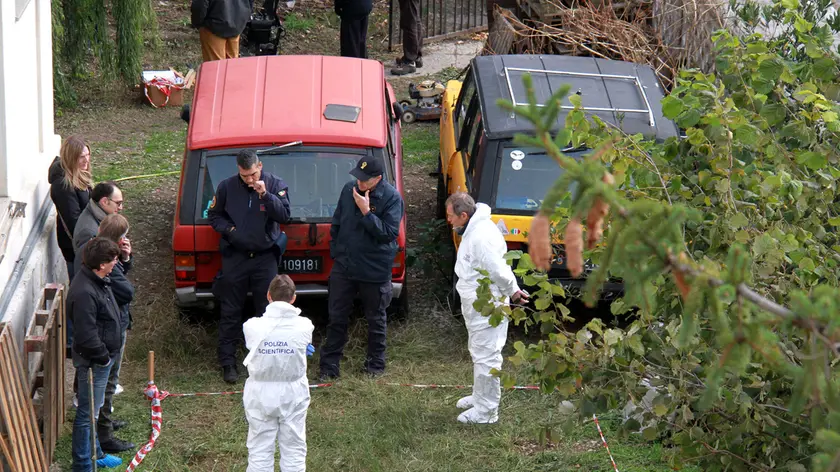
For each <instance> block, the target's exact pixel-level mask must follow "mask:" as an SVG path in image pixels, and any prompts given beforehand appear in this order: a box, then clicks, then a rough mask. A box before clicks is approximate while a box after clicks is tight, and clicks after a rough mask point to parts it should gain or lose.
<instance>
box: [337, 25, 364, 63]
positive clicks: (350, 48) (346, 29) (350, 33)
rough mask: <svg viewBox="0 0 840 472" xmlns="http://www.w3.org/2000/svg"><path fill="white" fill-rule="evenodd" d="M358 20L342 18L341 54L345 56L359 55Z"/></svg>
mask: <svg viewBox="0 0 840 472" xmlns="http://www.w3.org/2000/svg"><path fill="white" fill-rule="evenodd" d="M355 31H356V20H351V19H347V18H341V25H340V27H339V32H338V42H339V47H340V54H341V56H343V57H359V55H358V54H359V53H358V47H357V44H356V37H357V34H356V33H355Z"/></svg>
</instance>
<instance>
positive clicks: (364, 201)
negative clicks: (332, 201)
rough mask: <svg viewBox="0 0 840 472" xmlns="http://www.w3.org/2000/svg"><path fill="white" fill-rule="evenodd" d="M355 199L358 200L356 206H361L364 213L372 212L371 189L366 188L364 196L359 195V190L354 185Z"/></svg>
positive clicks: (360, 208)
mask: <svg viewBox="0 0 840 472" xmlns="http://www.w3.org/2000/svg"><path fill="white" fill-rule="evenodd" d="M353 200H354V201H355V202H356V206H357V207H359V210H361V212H362V214H365V215H367V214H368V212H370V190H366V191H365V194H364V196H362V195H359V192H357V191H356V187H355V186H354V187H353Z"/></svg>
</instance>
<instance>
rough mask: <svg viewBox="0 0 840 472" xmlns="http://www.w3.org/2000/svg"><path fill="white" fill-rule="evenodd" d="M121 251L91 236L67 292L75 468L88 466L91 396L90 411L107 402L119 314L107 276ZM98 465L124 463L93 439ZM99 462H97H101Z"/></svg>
mask: <svg viewBox="0 0 840 472" xmlns="http://www.w3.org/2000/svg"><path fill="white" fill-rule="evenodd" d="M119 254H120V249H119V247H118V246H117V244H116V243H114V242H113V241H109V240H107V239H104V238H94V239H92V240H91V241H90V242H88V243H87V244H86V245H85V249H84V251H83V253H82V258H83V261H84V265H83V266H82V268H81V270H80V271H79V273H78V274H77V276H76V277H74V278H73V282H72V283H71V284H70V289H69V290H68V291H67V302H66V306H67V314H68V316H69V317H70V318H71V319H72V320H73V326H75V333H74V334H75V336H74V338H73V365H74V366H75V367H76V375H77V377H78V378H79V379H80V381H79V407H78V408H76V419H75V421H74V422H73V440H72V443H73V446H72V449H73V471H74V472H81V471H88V470H91V469H92V467H93V465H92V464H91V444H90V414H91V412H90V409H89V407H88V405H89V404H90V397H91V395H92V396H93V402H94V409H95V410H94V411H95V412H97V413H98V412H99V409H100V408H102V404H103V402H104V401H105V386H106V384H107V383H108V376H109V374H110V372H111V366H112V365H113V363H114V359H115V357H116V356H118V355H119V354H120V347H121V339H120V316H119V308H118V307H117V302H116V300H115V299H114V294H113V293H112V292H111V280H110V278H109V277H108V276H109V275H110V274H111V271H112V270H113V269H114V266H115V265H116V264H117V259H118V257H119ZM90 370H92V371H93V391H91V390H90V386H89V384H88V380H87V379H88V371H90ZM96 453H97V459H98V460H97V463H98V464H99V465H103V466H107V467H114V466H116V465H119V464H121V463H122V460H120V459H119V458H117V457H114V456H106V455H105V453H104V452H102V448H101V447H100V445H99V441H98V440H97V444H96ZM100 461H101V462H100Z"/></svg>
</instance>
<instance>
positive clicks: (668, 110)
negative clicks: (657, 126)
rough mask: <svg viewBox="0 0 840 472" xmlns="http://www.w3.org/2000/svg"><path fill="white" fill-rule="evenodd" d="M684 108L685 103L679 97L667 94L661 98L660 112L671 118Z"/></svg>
mask: <svg viewBox="0 0 840 472" xmlns="http://www.w3.org/2000/svg"><path fill="white" fill-rule="evenodd" d="M683 110H685V104H684V103H683V102H682V100H680V99H679V98H676V97H674V96H673V95H669V96H667V97H665V98H663V99H662V114H663V115H665V118H668V119H669V120H673V119H675V118H676V117H677V115H679V114H680V113H682V112H683Z"/></svg>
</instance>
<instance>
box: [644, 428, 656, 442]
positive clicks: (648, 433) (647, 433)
mask: <svg viewBox="0 0 840 472" xmlns="http://www.w3.org/2000/svg"><path fill="white" fill-rule="evenodd" d="M658 436H659V433H658V432H657V431H656V428H654V427H650V428H645V429H643V430H642V437H643V438H645V439H646V440H648V441H653V440H655V439H656V438H657V437H658Z"/></svg>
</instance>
